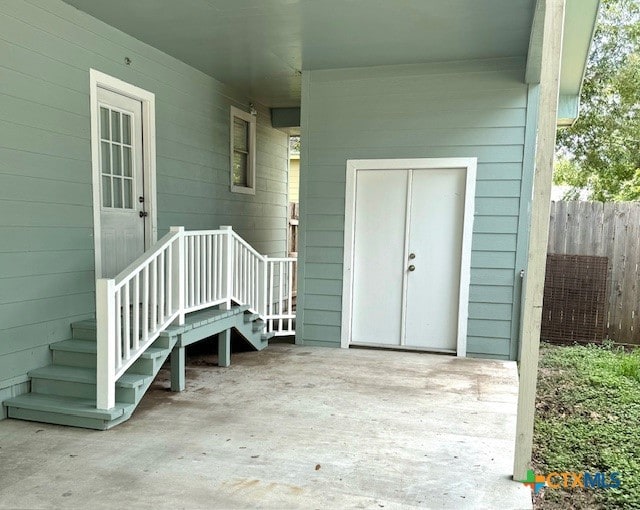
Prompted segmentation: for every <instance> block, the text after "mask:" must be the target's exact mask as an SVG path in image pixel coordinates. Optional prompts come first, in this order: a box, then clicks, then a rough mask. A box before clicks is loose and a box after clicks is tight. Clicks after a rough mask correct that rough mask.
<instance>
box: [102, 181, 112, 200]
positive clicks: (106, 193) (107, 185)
mask: <svg viewBox="0 0 640 510" xmlns="http://www.w3.org/2000/svg"><path fill="white" fill-rule="evenodd" d="M102 206H103V207H111V177H108V176H104V175H103V176H102Z"/></svg>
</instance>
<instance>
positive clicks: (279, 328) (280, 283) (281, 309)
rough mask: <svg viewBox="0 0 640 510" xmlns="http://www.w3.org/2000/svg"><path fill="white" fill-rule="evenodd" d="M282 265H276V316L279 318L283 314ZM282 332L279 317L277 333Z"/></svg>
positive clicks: (281, 263)
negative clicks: (278, 315)
mask: <svg viewBox="0 0 640 510" xmlns="http://www.w3.org/2000/svg"><path fill="white" fill-rule="evenodd" d="M283 267H284V264H283V262H280V263H279V264H278V314H280V316H282V313H283V308H284V307H283V302H282V297H283V291H284V289H283V288H282V286H283V278H282V277H283V274H282V270H283ZM281 330H282V317H280V320H279V321H278V331H281Z"/></svg>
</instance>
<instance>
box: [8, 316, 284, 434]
mask: <svg viewBox="0 0 640 510" xmlns="http://www.w3.org/2000/svg"><path fill="white" fill-rule="evenodd" d="M229 327H233V328H234V329H235V330H237V331H238V332H239V333H240V334H241V335H242V336H243V337H244V338H245V340H246V341H247V342H248V343H249V344H250V345H252V346H253V347H254V348H255V349H256V350H262V349H264V348H265V347H266V346H267V345H268V340H269V338H271V337H272V336H273V333H268V334H267V333H263V331H264V321H262V319H260V317H259V315H258V314H254V313H251V312H250V311H248V307H247V306H234V307H232V308H231V310H206V311H201V312H196V313H194V314H191V315H190V316H188V317H187V318H186V319H185V324H184V325H183V326H178V327H173V328H168V329H167V330H166V331H165V332H164V333H163V334H162V335H160V336H159V337H158V339H157V340H156V341H155V342H154V343H153V344H152V346H151V347H150V348H148V349H147V350H146V351H145V352H144V353H143V354H142V355H141V356H140V357H139V358H138V359H137V360H136V361H135V363H134V364H133V365H132V366H131V367H130V368H128V369H127V371H126V372H125V373H124V375H122V376H121V377H120V378H119V379H118V381H117V382H116V403H115V406H114V407H112V408H110V409H108V410H101V409H97V407H96V359H97V357H96V351H97V346H96V321H95V320H87V321H81V322H75V323H73V324H72V325H71V330H72V338H71V339H69V340H63V341H62V342H56V343H54V344H51V346H50V348H51V351H52V354H53V364H51V365H48V366H46V367H42V368H38V369H36V370H32V371H31V372H29V377H30V378H31V393H27V394H25V395H20V396H18V397H14V398H12V399H10V400H7V401H5V402H4V405H5V406H6V407H7V414H8V416H9V418H17V419H22V420H29V421H37V422H42V423H54V424H57V425H70V426H74V427H83V428H89V429H98V430H106V429H109V428H112V427H114V426H116V425H118V424H119V423H122V422H123V421H126V420H128V419H129V418H130V417H131V415H132V413H133V411H134V410H135V408H136V407H137V405H138V403H139V402H140V400H141V399H142V397H143V395H144V394H145V392H146V391H147V389H148V388H149V386H150V385H151V383H152V382H153V380H154V378H155V376H156V375H157V373H158V371H159V370H160V368H161V367H162V365H163V364H164V362H165V360H166V359H167V357H168V356H169V355H170V354H171V352H172V350H173V349H174V347H175V346H176V344H178V343H180V342H181V336H182V335H183V334H184V333H185V332H189V333H190V334H191V336H192V338H195V339H197V340H202V339H203V338H207V337H208V336H210V335H208V333H209V332H211V331H213V330H212V329H211V328H217V329H215V331H222V330H226V329H228V328H229ZM201 331H202V332H201ZM203 335H205V336H203ZM197 340H194V341H197ZM189 343H193V342H192V341H191V342H189Z"/></svg>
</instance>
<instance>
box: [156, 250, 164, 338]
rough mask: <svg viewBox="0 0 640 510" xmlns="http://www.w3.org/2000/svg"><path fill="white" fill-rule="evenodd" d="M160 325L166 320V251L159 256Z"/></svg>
mask: <svg viewBox="0 0 640 510" xmlns="http://www.w3.org/2000/svg"><path fill="white" fill-rule="evenodd" d="M157 268H158V326H159V325H160V324H162V323H163V322H164V251H161V252H160V256H159V257H158V264H157Z"/></svg>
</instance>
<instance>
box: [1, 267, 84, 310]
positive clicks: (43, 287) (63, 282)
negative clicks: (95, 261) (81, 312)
mask: <svg viewBox="0 0 640 510" xmlns="http://www.w3.org/2000/svg"><path fill="white" fill-rule="evenodd" d="M0 281H1V282H2V284H1V285H0V305H3V304H6V303H20V302H24V301H31V300H35V299H46V298H51V297H60V296H63V295H67V296H70V295H74V294H84V293H89V292H93V290H94V286H95V282H94V277H93V271H81V272H74V273H71V274H69V273H62V274H46V275H34V276H27V277H16V278H3V279H2V280H0Z"/></svg>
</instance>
